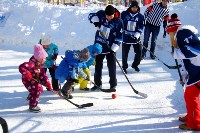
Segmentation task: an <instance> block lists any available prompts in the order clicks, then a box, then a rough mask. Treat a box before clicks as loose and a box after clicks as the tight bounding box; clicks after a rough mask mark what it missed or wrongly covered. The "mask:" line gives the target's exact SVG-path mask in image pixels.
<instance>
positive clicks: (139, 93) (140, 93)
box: [137, 91, 148, 98]
mask: <svg viewBox="0 0 200 133" xmlns="http://www.w3.org/2000/svg"><path fill="white" fill-rule="evenodd" d="M137 94H138V95H140V96H142V97H143V98H147V97H148V95H147V94H144V93H142V92H139V91H138V93H137Z"/></svg>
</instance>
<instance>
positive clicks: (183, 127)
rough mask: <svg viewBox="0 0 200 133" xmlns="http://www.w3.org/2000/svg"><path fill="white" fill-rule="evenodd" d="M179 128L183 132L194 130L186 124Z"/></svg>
mask: <svg viewBox="0 0 200 133" xmlns="http://www.w3.org/2000/svg"><path fill="white" fill-rule="evenodd" d="M179 128H180V129H182V130H194V129H192V128H191V127H188V126H187V125H186V124H181V125H179Z"/></svg>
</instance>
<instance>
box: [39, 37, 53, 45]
mask: <svg viewBox="0 0 200 133" xmlns="http://www.w3.org/2000/svg"><path fill="white" fill-rule="evenodd" d="M50 40H51V36H50V35H46V34H44V35H42V37H41V44H42V45H49V44H50V43H51V42H50Z"/></svg>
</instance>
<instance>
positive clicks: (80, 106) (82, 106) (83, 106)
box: [53, 91, 93, 108]
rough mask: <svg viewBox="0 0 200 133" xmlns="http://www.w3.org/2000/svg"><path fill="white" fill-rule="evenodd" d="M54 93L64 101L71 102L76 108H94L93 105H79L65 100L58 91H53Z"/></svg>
mask: <svg viewBox="0 0 200 133" xmlns="http://www.w3.org/2000/svg"><path fill="white" fill-rule="evenodd" d="M53 92H54V93H55V94H57V95H58V96H59V97H61V98H62V99H65V100H67V101H68V102H70V103H71V104H73V105H74V106H76V107H77V108H85V107H91V106H93V103H86V104H82V105H78V104H76V103H74V102H72V101H71V100H69V99H66V98H64V97H63V95H61V94H60V93H59V92H57V91H53Z"/></svg>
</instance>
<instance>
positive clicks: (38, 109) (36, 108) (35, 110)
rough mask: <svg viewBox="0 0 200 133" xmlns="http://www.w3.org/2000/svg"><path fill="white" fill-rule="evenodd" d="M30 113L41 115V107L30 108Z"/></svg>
mask: <svg viewBox="0 0 200 133" xmlns="http://www.w3.org/2000/svg"><path fill="white" fill-rule="evenodd" d="M29 111H30V112H34V113H39V112H40V111H41V109H40V107H39V106H35V107H29Z"/></svg>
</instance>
